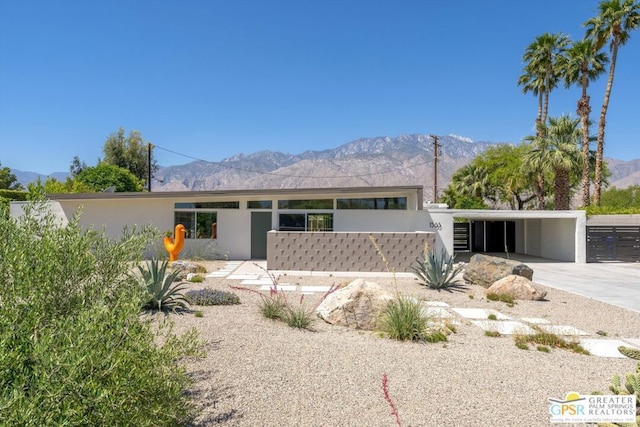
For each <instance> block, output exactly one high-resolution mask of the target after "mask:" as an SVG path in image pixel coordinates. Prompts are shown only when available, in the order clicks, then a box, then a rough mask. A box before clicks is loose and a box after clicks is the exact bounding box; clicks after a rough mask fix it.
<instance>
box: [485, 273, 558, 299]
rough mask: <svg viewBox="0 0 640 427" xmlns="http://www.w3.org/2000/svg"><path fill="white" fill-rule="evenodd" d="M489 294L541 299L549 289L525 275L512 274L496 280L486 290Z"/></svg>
mask: <svg viewBox="0 0 640 427" xmlns="http://www.w3.org/2000/svg"><path fill="white" fill-rule="evenodd" d="M486 293H487V294H492V293H493V294H497V295H510V296H511V297H513V298H515V299H528V300H535V301H540V300H542V299H544V297H545V296H546V295H547V291H545V290H544V289H542V288H541V287H540V286H538V285H536V284H535V283H533V282H532V281H531V280H529V279H527V278H526V277H523V276H518V275H515V274H510V275H508V276H507V277H503V278H502V279H500V280H498V281H496V282H495V283H494V284H493V285H491V286H489V288H488V289H487V290H486Z"/></svg>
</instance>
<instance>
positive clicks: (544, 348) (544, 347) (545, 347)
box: [536, 345, 551, 353]
mask: <svg viewBox="0 0 640 427" xmlns="http://www.w3.org/2000/svg"><path fill="white" fill-rule="evenodd" d="M536 349H537V350H538V351H541V352H543V353H549V352H551V349H550V348H549V347H547V346H546V345H539V346H537V347H536Z"/></svg>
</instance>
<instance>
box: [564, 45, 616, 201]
mask: <svg viewBox="0 0 640 427" xmlns="http://www.w3.org/2000/svg"><path fill="white" fill-rule="evenodd" d="M607 62H609V58H608V57H607V55H606V53H604V52H600V51H598V50H596V49H595V47H594V43H593V40H592V39H583V40H580V41H577V42H574V43H573V44H572V45H571V47H570V48H569V49H568V50H567V55H566V56H565V57H563V58H561V59H560V68H561V70H562V73H563V75H564V82H565V86H566V87H570V86H571V85H574V84H577V85H579V86H580V87H581V88H582V95H581V96H580V99H579V100H578V108H577V110H576V112H577V113H578V116H579V117H580V126H581V127H582V178H581V185H582V206H588V205H589V202H590V196H589V187H590V186H591V179H590V174H589V157H590V151H591V150H590V147H589V144H590V142H591V138H590V136H589V124H590V119H589V115H590V114H591V105H590V104H589V101H590V97H589V95H588V93H587V88H588V87H589V82H590V81H594V80H596V79H597V78H598V77H599V76H600V75H601V74H602V73H604V72H605V65H606V64H607Z"/></svg>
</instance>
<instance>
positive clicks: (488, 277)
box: [462, 254, 533, 288]
mask: <svg viewBox="0 0 640 427" xmlns="http://www.w3.org/2000/svg"><path fill="white" fill-rule="evenodd" d="M510 274H515V275H517V276H522V277H526V278H527V279H529V280H533V270H532V269H531V267H529V266H528V265H526V264H523V263H521V262H519V261H512V260H509V259H505V258H498V257H493V256H489V255H482V254H476V255H474V256H472V257H471V260H470V261H469V264H467V266H466V267H465V269H464V275H463V276H462V277H463V279H464V280H465V281H466V282H468V283H471V284H474V285H480V286H482V287H484V288H488V287H489V286H491V285H493V284H494V283H495V282H497V281H498V280H500V279H502V278H503V277H507V276H508V275H510Z"/></svg>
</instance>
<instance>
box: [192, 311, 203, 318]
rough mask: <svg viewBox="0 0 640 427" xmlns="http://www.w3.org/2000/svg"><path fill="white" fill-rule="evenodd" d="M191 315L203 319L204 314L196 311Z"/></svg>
mask: <svg viewBox="0 0 640 427" xmlns="http://www.w3.org/2000/svg"><path fill="white" fill-rule="evenodd" d="M193 315H194V316H195V317H204V314H203V313H202V312H201V311H199V310H198V311H196V312H195V313H193Z"/></svg>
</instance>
